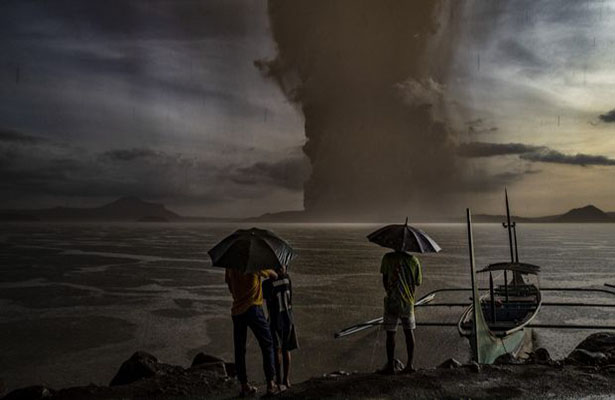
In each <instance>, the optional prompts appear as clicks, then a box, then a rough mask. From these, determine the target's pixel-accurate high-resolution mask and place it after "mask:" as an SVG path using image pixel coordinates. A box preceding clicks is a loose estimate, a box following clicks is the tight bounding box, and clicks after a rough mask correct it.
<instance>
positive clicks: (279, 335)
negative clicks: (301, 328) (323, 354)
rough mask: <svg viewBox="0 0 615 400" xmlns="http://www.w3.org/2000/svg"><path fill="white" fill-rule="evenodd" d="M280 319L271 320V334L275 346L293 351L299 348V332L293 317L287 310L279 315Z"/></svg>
mask: <svg viewBox="0 0 615 400" xmlns="http://www.w3.org/2000/svg"><path fill="white" fill-rule="evenodd" d="M279 318H280V320H279V321H272V322H271V336H272V338H273V347H274V348H276V349H281V350H282V351H291V350H295V349H298V348H299V343H298V341H297V332H296V331H295V324H294V323H293V322H292V318H291V317H289V315H288V314H287V313H285V312H283V313H281V314H280V316H279Z"/></svg>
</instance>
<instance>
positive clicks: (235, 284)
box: [224, 268, 272, 315]
mask: <svg viewBox="0 0 615 400" xmlns="http://www.w3.org/2000/svg"><path fill="white" fill-rule="evenodd" d="M271 272H272V271H271V270H264V271H259V272H253V273H247V274H244V273H243V272H241V271H239V270H236V269H233V268H227V269H226V274H225V276H224V280H225V282H226V284H227V285H228V288H229V290H230V292H231V294H232V295H233V306H232V307H231V315H239V314H243V313H244V312H246V311H248V309H249V308H250V307H252V306H262V305H263V289H262V286H261V278H266V277H268V276H269V274H270V273H271Z"/></svg>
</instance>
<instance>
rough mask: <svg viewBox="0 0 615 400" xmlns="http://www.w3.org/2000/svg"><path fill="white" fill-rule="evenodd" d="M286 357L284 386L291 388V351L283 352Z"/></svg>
mask: <svg viewBox="0 0 615 400" xmlns="http://www.w3.org/2000/svg"><path fill="white" fill-rule="evenodd" d="M283 356H284V381H283V383H284V385H285V386H286V387H290V351H285V352H283Z"/></svg>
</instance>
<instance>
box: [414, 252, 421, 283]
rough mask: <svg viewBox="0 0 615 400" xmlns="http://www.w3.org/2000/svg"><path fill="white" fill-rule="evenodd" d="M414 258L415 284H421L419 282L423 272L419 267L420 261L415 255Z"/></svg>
mask: <svg viewBox="0 0 615 400" xmlns="http://www.w3.org/2000/svg"><path fill="white" fill-rule="evenodd" d="M414 259H415V260H416V286H421V283H423V272H422V268H421V262H420V261H419V259H418V258H416V257H414Z"/></svg>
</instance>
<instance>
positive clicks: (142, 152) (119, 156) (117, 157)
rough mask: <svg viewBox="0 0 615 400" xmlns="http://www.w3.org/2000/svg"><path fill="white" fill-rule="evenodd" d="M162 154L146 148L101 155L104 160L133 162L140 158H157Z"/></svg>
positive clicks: (111, 151)
mask: <svg viewBox="0 0 615 400" xmlns="http://www.w3.org/2000/svg"><path fill="white" fill-rule="evenodd" d="M158 155H160V153H158V152H156V151H154V150H151V149H146V148H132V149H118V150H109V151H106V152H104V153H103V154H101V157H102V158H106V159H109V160H112V161H133V160H136V159H139V158H148V157H157V156H158Z"/></svg>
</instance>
